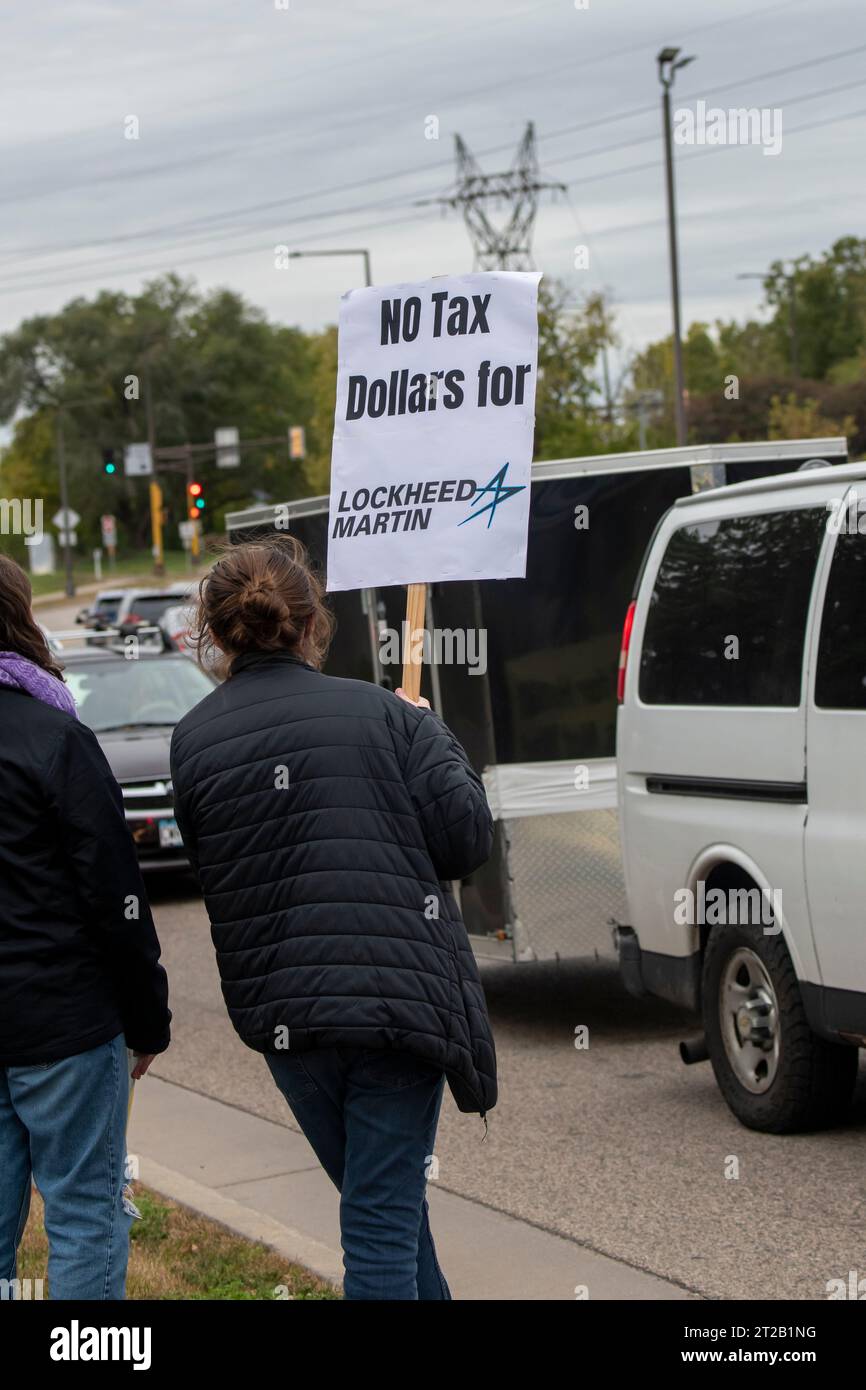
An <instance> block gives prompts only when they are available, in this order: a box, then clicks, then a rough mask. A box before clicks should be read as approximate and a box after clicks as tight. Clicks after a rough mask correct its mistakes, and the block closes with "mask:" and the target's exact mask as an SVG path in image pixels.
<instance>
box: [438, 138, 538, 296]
mask: <svg viewBox="0 0 866 1390" xmlns="http://www.w3.org/2000/svg"><path fill="white" fill-rule="evenodd" d="M454 146H455V152H456V156H457V181H456V184H455V186H454V189H453V190H452V192H450V193H446V194H445V195H444V196H443V197H441V198H424V199H422V200H421V201H420V202H418V203H417V204H416V206H417V207H425V206H428V205H429V204H430V203H438V204H440V206H442V207H448V208H456V209H459V211H460V212H462V214H463V221H464V222H465V224H466V230H467V232H468V233H469V238H470V240H471V242H472V245H473V248H474V251H475V269H476V270H532V268H533V262H532V230H533V227H534V225H535V217H536V213H537V211H538V195H539V193H543V192H544V191H545V190H546V189H551V190H553V191H556V192H565V184H564V183H556V182H553V181H551V180H545V179H542V177H541V172H540V169H539V166H538V154H537V151H536V146H535V127H534V126H533V124H532V122H531V121H530V122H529V123H528V125H527V127H526V130H525V131H524V133H523V138H522V140H521V141H520V144H519V145H518V147H517V153H516V155H515V157H514V162H513V163H512V166H511V168H510V169H507V170H505V171H504V172H502V173H498V174H484V173H482V172H481V168H480V166H479V164H478V161H477V160H476V158H475V156H474V155H473V154H472V153H471V152H470V150H469V148H468V146H467V145H466V142H465V141H464V140H463V138H462V136H460V135H455V137H454ZM491 203H492V204H495V205H496V206H498V205H500V204H501V203H510V204H511V216H510V217H509V219H508V221H507V222H506V223H505V225H504V226H503V227H497V226H495V225H494V224H493V222H491V220H490V218H489V217H488V215H487V208H486V205H487V204H491Z"/></svg>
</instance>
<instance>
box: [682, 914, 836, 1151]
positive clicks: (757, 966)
mask: <svg viewBox="0 0 866 1390" xmlns="http://www.w3.org/2000/svg"><path fill="white" fill-rule="evenodd" d="M702 996H703V1017H704V1031H705V1034H706V1039H707V1048H708V1050H709V1054H710V1061H711V1062H712V1064H713V1071H714V1072H715V1076H716V1081H717V1082H718V1085H719V1090H720V1091H721V1092H722V1095H723V1096H724V1098H725V1100H726V1101H727V1103H728V1105H729V1106H730V1108H731V1110H732V1111H733V1112H734V1114H735V1115H736V1117H737V1119H738V1120H740V1121H741V1123H742V1124H744V1125H747V1126H748V1128H749V1129H760V1130H764V1131H766V1132H767V1133H769V1134H790V1133H794V1132H796V1131H797V1130H808V1129H821V1128H824V1127H826V1126H828V1125H831V1124H834V1123H836V1122H838V1121H839V1120H841V1119H842V1118H843V1116H844V1114H845V1112H846V1110H847V1108H848V1104H849V1102H850V1100H851V1092H852V1091H853V1089H854V1083H855V1080H856V1077H857V1063H858V1049H857V1048H856V1047H853V1046H848V1045H845V1044H841V1043H831V1042H826V1041H825V1040H824V1039H823V1038H819V1037H818V1036H817V1035H816V1034H815V1033H813V1032H812V1030H811V1028H810V1027H809V1025H808V1023H807V1022H806V1011H805V1009H804V1008H803V1000H802V998H801V995H800V989H799V986H798V984H797V976H796V974H795V972H794V966H793V964H792V962H791V957H790V955H789V954H788V948H787V946H786V945H785V942H784V940H783V938H782V936H781V933H780V934H779V935H775V936H768V935H765V934H764V932H763V931H762V929H761V927H760V926H752V925H745V924H744V925H742V926H739V925H737V926H733V925H732V926H716V927H714V928H713V930H712V932H711V933H710V938H709V941H708V943H707V948H706V951H705V953H704V967H703V987H702Z"/></svg>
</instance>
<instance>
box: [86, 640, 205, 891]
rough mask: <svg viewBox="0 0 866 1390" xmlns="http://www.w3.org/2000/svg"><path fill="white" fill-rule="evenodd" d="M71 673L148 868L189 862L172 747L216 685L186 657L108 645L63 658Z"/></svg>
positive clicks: (140, 858) (140, 857)
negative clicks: (131, 654)
mask: <svg viewBox="0 0 866 1390" xmlns="http://www.w3.org/2000/svg"><path fill="white" fill-rule="evenodd" d="M63 664H64V674H65V676H66V680H67V683H68V685H69V689H70V690H71V691H72V695H73V697H74V699H75V702H76V704H77V706H78V713H79V716H80V718H81V720H82V721H83V723H85V724H89V725H90V728H91V729H92V730H93V732H94V733H95V734H96V735H97V737H98V739H99V742H100V744H101V745H102V751H103V752H104V753H105V756H106V758H107V759H108V761H109V763H110V765H111V770H112V772H113V773H114V775H115V777H116V778H117V780H118V782H119V783H120V786H121V789H122V791H123V800H124V807H125V811H126V819H127V822H128V824H129V828H130V830H131V831H132V837H133V839H134V840H135V843H136V847H137V849H138V857H139V860H140V862H141V867H142V868H143V869H167V868H177V867H178V866H180V865H183V864H185V863H186V862H187V860H186V855H185V853H184V848H183V841H182V840H181V837H180V832H179V831H178V828H177V823H176V821H175V819H174V798H173V793H172V786H171V774H170V769H169V748H170V745H171V735H172V730H173V729H174V726H175V724H177V723H178V721H179V720H180V719H182V718H183V716H184V715H185V714H186V713H187V711H188V710H190V709H192V707H193V705H197V704H198V702H199V700H201V699H203V698H204V696H205V695H208V694H209V693H210V691H211V690H213V687H214V681H213V680H212V679H211V677H210V676H208V675H205V673H204V672H203V671H201V670H199V668H198V667H197V666H196V665H195V664H194V662H192V661H190V659H189V657H186V656H183V655H182V654H181V653H180V652H178V653H174V652H164V653H162V652H147V651H141V652H140V654H139V655H138V656H137V657H136V658H135V659H134V660H132V659H129V658H128V657H126V656H124V655H123V654H122V653H121V652H117V651H111V650H110V649H107V648H87V649H85V650H83V651H78V652H74V653H73V652H70V653H69V654H68V655H67V654H66V653H64V663H63Z"/></svg>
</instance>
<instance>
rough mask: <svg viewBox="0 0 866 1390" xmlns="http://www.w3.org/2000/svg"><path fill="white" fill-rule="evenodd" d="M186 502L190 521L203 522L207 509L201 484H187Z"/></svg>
mask: <svg viewBox="0 0 866 1390" xmlns="http://www.w3.org/2000/svg"><path fill="white" fill-rule="evenodd" d="M186 502H187V514H188V515H189V519H190V521H201V520H202V514H203V512H204V509H205V500H204V488H203V487H202V485H201V483H187V485H186Z"/></svg>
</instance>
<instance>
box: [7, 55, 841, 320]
mask: <svg viewBox="0 0 866 1390" xmlns="http://www.w3.org/2000/svg"><path fill="white" fill-rule="evenodd" d="M842 85H849V84H842ZM851 85H857V86H859V85H860V83H859V82H858V83H855V84H851ZM815 95H816V94H814V93H812V94H807V95H806V96H804V97H802V98H799V97H797V98H794V99H793V100H792V101H791V102H789V103H788V105H794V104H795V103H796V102H797V101H799V100H813V99H814V97H815ZM863 115H866V109H861V110H859V111H852V112H843V113H841V114H840V115H837V116H831V117H828V118H827V119H825V120H820V121H815V122H807V123H804V124H802V125H799V126H794V127H792V128H790V129H789V130H788V132H787V133H788V134H789V135H794V134H798V133H800V132H802V131H807V130H817V129H820V128H822V127H823V126H826V125H834V124H836V123H838V122H840V121H848V120H855V119H858V118H859V117H861V116H863ZM634 143H643V140H641V141H639V142H634ZM734 148H740V147H739V146H733V145H715V146H705V147H703V148H702V149H701V150H698V151H695V152H694V153H693V154H690V155H681V156H680V158H679V160H678V163H689V162H690V161H691V160H692V159H695V158H699V159H700V158H704V157H705V156H706V155H710V154H719V153H721V152H722V151H724V150H728V149H734ZM583 157H584V155H578V156H569V157H568V159H563V160H558V161H552V162H553V163H564V162H568V161H569V160H571V159H574V158H583ZM661 163H662V161H661V160H647V161H645V162H644V163H642V164H632V165H627V166H624V167H622V168H619V169H607V170H604V171H602V172H600V173H598V174H584V175H581V177H580V180H579V186H581V187H582V186H583V185H584V184H587V183H595V182H600V181H601V180H604V179H609V178H621V177H623V176H625V175H627V174H633V173H642V172H644V171H645V170H648V169H658V168H660V167H661ZM577 184H578V181H574V180H573V181H572V182H571V183H570V184H569V185H567V186H568V187H575V186H577ZM403 204H404V199H402V198H400V199H395V200H394V203H393V205H394V206H402V205H403ZM388 205H389V206H390V205H392V204H391V201H390V200H389V201H388ZM362 206H370V207H373V206H377V205H362ZM359 210H360V209H359V208H355V209H334V210H331V211H330V212H326V213H312V214H309V215H307V216H306V218H305V219H297V220H308V221H310V220H312V221H315V220H320V219H321V220H330V219H333V218H334V217H340V216H346V215H348V213H349V212H351V211H359ZM407 220H408V221H412V222H416V221H424V220H426V219H425V218H423V217H421V218H410V219H399V221H400V223H401V224H402V223H404V222H405V221H407ZM294 225H296V223H295V222H289V223H287V224H284V227H283V229H282V230H283V231H285V230H287V229H288V228H289V227H291V226H294ZM391 225H396V224H395V223H394V221H393V219H388V220H386V221H385V222H378V223H374V224H368V226H366V227H363V228H347V229H344V230H343V231H341V233H340V235H349V234H351V233H354V232H355V231H360V230H376V229H377V228H379V227H381V226H391ZM324 235H325V234H324V233H321V234H317V235H316V236H314V237H313V238H308V241H307V244H310V241H312V242H313V243H315V241H316V240H320V239H321V237H322V236H324ZM328 235H329V236H333V235H334V233H333V232H330V233H328ZM263 249H264V248H263V246H262V243H261V241H258V242H257V243H255V244H254V245H252V246H248V247H241V248H238V250H236V251H224V252H214V253H213V254H211V255H206V256H198V255H197V256H196V264H199V263H203V262H207V261H212V260H220V259H223V258H224V259H233V258H234V257H235V256H236V255H245V254H248V253H249V252H250V251H255V250H263ZM99 264H100V265H104V262H102V261H100V262H99ZM176 264H177V260H176V258H174V259H173V260H172V261H171V262H161V263H160V264H158V265H148V266H139V265H136V266H125V267H123V269H122V270H120V271H118V272H117V274H121V275H125V274H138V273H142V272H143V273H149V272H151V271H159V270H171V269H173V268H174V266H175V265H176ZM70 269H71V270H72V271H73V272H80V270H81V269H82V267H81V266H78V267H74V266H73V267H71V268H70ZM109 274H110V272H109ZM111 278H113V279H114V278H117V275H116V274H111ZM77 282H78V276H77V275H76V276H75V277H74V278H72V279H70V278H63V279H59V280H49V281H44V282H40V283H37V284H32V283H31V284H28V285H22V284H21V277H20V276H18V277H16V278H15V279H14V280H12V281H9V282H6V283H0V290H4V291H6V292H8V293H15V292H16V291H22V290H30V291H34V290H42V289H53V288H63V287H65V286H74V285H75V284H76V283H77Z"/></svg>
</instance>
